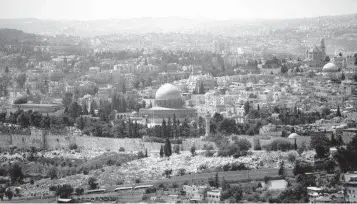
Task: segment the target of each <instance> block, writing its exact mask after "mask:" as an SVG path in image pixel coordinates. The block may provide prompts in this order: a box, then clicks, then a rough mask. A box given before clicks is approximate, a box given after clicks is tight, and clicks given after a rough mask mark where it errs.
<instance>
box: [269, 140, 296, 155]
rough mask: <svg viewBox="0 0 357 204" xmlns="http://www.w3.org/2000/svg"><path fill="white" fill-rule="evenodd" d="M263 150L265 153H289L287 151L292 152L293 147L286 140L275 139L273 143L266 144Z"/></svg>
mask: <svg viewBox="0 0 357 204" xmlns="http://www.w3.org/2000/svg"><path fill="white" fill-rule="evenodd" d="M264 148H265V149H266V150H267V151H278V150H280V151H283V152H285V151H289V150H293V149H294V145H293V144H291V143H290V142H289V141H286V140H282V139H276V140H274V141H273V142H271V143H270V144H267V145H265V146H264Z"/></svg>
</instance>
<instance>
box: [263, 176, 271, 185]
mask: <svg viewBox="0 0 357 204" xmlns="http://www.w3.org/2000/svg"><path fill="white" fill-rule="evenodd" d="M270 180H271V178H270V177H269V176H264V183H265V184H268V183H269V181H270Z"/></svg>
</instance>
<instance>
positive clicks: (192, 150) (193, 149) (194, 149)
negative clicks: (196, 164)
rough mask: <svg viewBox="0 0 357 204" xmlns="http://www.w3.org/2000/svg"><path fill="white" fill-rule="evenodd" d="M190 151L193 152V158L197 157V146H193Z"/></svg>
mask: <svg viewBox="0 0 357 204" xmlns="http://www.w3.org/2000/svg"><path fill="white" fill-rule="evenodd" d="M190 151H191V155H192V156H195V155H196V146H195V145H192V147H191V149H190Z"/></svg>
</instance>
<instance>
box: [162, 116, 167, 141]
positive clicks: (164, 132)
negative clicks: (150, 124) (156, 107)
mask: <svg viewBox="0 0 357 204" xmlns="http://www.w3.org/2000/svg"><path fill="white" fill-rule="evenodd" d="M161 130H162V136H163V137H165V138H167V128H166V121H165V119H162V124H161Z"/></svg>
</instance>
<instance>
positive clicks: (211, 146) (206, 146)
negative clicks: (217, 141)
mask: <svg viewBox="0 0 357 204" xmlns="http://www.w3.org/2000/svg"><path fill="white" fill-rule="evenodd" d="M203 149H204V150H214V147H213V145H211V144H210V145H204V146H203Z"/></svg>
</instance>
